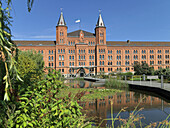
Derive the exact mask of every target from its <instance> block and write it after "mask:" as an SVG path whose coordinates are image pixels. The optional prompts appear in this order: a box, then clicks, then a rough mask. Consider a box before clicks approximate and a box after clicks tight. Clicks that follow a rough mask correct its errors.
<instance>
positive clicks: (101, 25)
mask: <svg viewBox="0 0 170 128" xmlns="http://www.w3.org/2000/svg"><path fill="white" fill-rule="evenodd" d="M96 27H105V25H104V22H103V19H102V16H101V9H99V18H98V21H97V24H96Z"/></svg>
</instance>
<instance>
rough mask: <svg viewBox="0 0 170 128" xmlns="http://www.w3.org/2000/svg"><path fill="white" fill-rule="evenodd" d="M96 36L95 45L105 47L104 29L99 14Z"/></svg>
mask: <svg viewBox="0 0 170 128" xmlns="http://www.w3.org/2000/svg"><path fill="white" fill-rule="evenodd" d="M95 34H96V44H101V45H106V27H105V24H104V22H103V19H102V16H101V13H99V18H98V21H97V24H96V28H95Z"/></svg>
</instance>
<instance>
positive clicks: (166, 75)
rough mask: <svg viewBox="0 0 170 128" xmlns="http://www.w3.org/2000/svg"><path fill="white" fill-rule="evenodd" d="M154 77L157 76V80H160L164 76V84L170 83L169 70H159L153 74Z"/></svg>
mask: <svg viewBox="0 0 170 128" xmlns="http://www.w3.org/2000/svg"><path fill="white" fill-rule="evenodd" d="M154 74H155V75H158V76H159V79H161V75H163V76H164V79H166V80H164V82H169V81H170V69H169V68H159V69H158V70H156V71H155V72H154Z"/></svg>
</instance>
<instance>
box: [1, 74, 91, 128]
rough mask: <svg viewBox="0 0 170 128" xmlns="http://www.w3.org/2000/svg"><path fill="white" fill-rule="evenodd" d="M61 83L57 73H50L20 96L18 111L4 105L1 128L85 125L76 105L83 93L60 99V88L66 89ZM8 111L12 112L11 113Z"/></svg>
mask: <svg viewBox="0 0 170 128" xmlns="http://www.w3.org/2000/svg"><path fill="white" fill-rule="evenodd" d="M59 79H60V78H59V74H58V73H56V72H54V73H49V74H48V75H47V76H46V78H45V79H43V80H42V81H40V82H38V83H37V86H34V88H32V90H28V91H26V92H25V93H24V94H22V95H21V96H20V98H19V99H18V102H15V103H14V106H15V108H12V107H10V104H9V102H8V103H7V105H2V106H4V107H3V110H5V111H4V115H3V118H2V117H1V119H0V122H1V124H0V126H1V127H48V128H49V127H50V128H51V127H52V128H54V127H55V128H61V127H82V125H85V124H84V122H85V117H84V116H82V113H81V109H82V108H81V107H80V106H79V104H78V103H77V99H79V98H81V96H82V95H83V94H84V92H82V93H79V94H77V95H76V96H75V97H72V96H71V94H69V95H68V96H66V97H63V98H60V99H58V98H57V94H58V92H59V91H60V88H63V87H64V86H63V83H62V82H61V81H60V80H59ZM4 103H5V102H4ZM8 107H9V108H10V109H11V110H12V111H11V110H10V111H9V112H10V113H8V110H9V109H8ZM86 124H87V125H88V124H89V123H86Z"/></svg>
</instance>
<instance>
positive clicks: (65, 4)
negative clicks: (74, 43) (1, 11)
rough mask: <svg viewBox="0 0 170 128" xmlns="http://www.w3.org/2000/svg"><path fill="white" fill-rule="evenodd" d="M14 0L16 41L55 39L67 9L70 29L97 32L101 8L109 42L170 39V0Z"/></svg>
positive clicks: (14, 32)
mask: <svg viewBox="0 0 170 128" xmlns="http://www.w3.org/2000/svg"><path fill="white" fill-rule="evenodd" d="M26 4H27V3H26V0H13V7H12V8H13V12H12V16H13V23H12V24H13V26H12V27H11V29H12V34H13V36H14V37H13V39H14V40H55V34H56V31H55V27H56V25H57V21H58V19H59V16H60V8H63V13H64V18H65V21H66V23H67V26H68V32H71V31H75V30H78V29H79V25H78V24H76V23H75V19H81V29H83V30H86V31H89V32H94V28H95V25H96V22H97V19H98V15H99V11H98V10H99V9H101V10H102V17H103V20H104V23H105V25H106V35H107V36H106V40H107V41H125V40H128V39H129V40H135V41H170V0H34V5H33V8H32V11H31V12H30V13H29V12H28V11H27V5H26Z"/></svg>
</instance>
